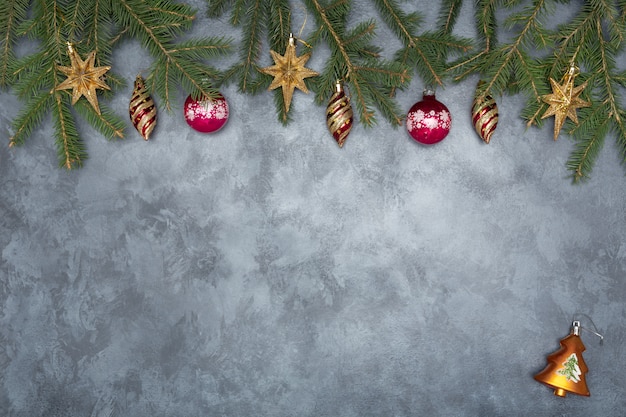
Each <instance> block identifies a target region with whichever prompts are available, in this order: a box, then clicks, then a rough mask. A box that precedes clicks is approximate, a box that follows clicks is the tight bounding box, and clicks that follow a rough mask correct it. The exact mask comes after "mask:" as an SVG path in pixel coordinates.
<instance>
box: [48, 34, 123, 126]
mask: <svg viewBox="0 0 626 417" xmlns="http://www.w3.org/2000/svg"><path fill="white" fill-rule="evenodd" d="M67 51H68V54H69V56H70V62H71V65H72V66H71V67H64V66H61V65H57V69H58V70H59V71H61V72H62V73H64V74H65V75H67V79H66V80H65V81H63V82H62V83H61V84H59V85H58V86H57V87H56V88H55V91H58V90H69V89H72V105H74V104H76V102H77V101H78V99H79V98H81V96H85V97H86V98H87V100H88V101H89V103H90V104H91V106H92V107H93V108H94V110H95V111H96V113H98V114H100V107H99V106H98V97H97V96H96V89H97V88H100V89H105V90H110V88H109V86H108V85H106V84H105V82H104V81H102V79H101V77H102V76H103V75H104V74H105V73H106V72H107V71H108V70H110V69H111V67H110V66H106V67H95V66H94V65H95V61H96V51H91V53H89V55H87V59H85V60H84V61H83V60H82V59H81V58H80V56H79V55H78V52H76V50H75V49H74V47H73V46H72V44H71V43H69V42H68V43H67Z"/></svg>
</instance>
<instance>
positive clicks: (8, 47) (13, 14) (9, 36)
mask: <svg viewBox="0 0 626 417" xmlns="http://www.w3.org/2000/svg"><path fill="white" fill-rule="evenodd" d="M28 3H29V2H28V0H5V1H4V2H2V4H0V87H6V86H8V85H10V84H11V83H12V81H13V79H14V78H13V74H12V73H13V71H12V70H11V63H12V62H13V61H14V60H15V53H14V52H13V46H14V45H15V42H16V40H17V34H16V32H17V31H16V28H17V27H19V26H20V24H21V23H22V22H24V21H25V20H26V14H27V11H28V5H29V4H28Z"/></svg>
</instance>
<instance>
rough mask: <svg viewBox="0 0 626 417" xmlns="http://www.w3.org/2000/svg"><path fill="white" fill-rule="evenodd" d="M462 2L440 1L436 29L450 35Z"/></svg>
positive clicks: (461, 0)
mask: <svg viewBox="0 0 626 417" xmlns="http://www.w3.org/2000/svg"><path fill="white" fill-rule="evenodd" d="M462 5H463V0H442V1H441V7H440V9H439V17H438V19H437V27H439V30H440V31H441V32H442V33H445V34H450V33H452V29H453V28H454V25H455V23H456V19H457V17H458V16H459V12H460V11H461V6H462Z"/></svg>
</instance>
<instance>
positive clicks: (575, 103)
mask: <svg viewBox="0 0 626 417" xmlns="http://www.w3.org/2000/svg"><path fill="white" fill-rule="evenodd" d="M579 73H580V70H579V69H578V67H576V66H574V65H572V66H570V69H569V71H568V72H567V73H566V74H565V75H564V76H563V80H562V84H558V83H557V82H556V81H554V79H553V78H550V84H551V85H552V94H546V95H545V96H542V97H541V99H542V100H543V101H544V102H545V103H547V104H549V105H550V107H548V110H546V112H545V113H544V114H543V116H541V118H542V119H545V118H546V117H550V116H554V140H556V139H557V137H558V136H559V133H560V132H561V128H563V123H565V120H566V118H568V117H569V118H570V119H571V120H572V121H573V122H574V123H576V124H578V116H577V115H576V109H579V108H581V107H589V106H591V103H590V102H588V101H585V100H583V99H581V98H580V97H578V96H579V95H580V93H582V91H583V90H584V89H585V87H587V81H585V82H584V83H582V84H581V85H579V86H578V87H574V78H576V76H577V75H578V74H579Z"/></svg>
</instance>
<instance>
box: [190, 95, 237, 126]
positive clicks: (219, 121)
mask: <svg viewBox="0 0 626 417" xmlns="http://www.w3.org/2000/svg"><path fill="white" fill-rule="evenodd" d="M184 112H185V120H186V121H187V124H188V125H189V126H191V127H192V128H193V129H195V130H197V131H198V132H202V133H212V132H217V131H218V130H220V129H221V128H222V127H224V125H225V124H226V122H227V121H228V114H229V110H228V102H227V101H226V99H225V98H224V96H223V95H222V94H219V93H218V96H217V98H215V99H212V98H204V99H202V100H194V99H193V98H192V97H191V96H188V97H187V100H185V106H184Z"/></svg>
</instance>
